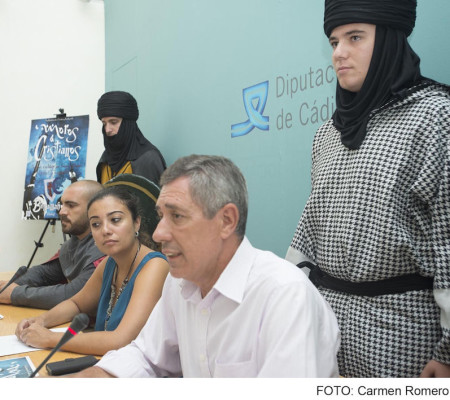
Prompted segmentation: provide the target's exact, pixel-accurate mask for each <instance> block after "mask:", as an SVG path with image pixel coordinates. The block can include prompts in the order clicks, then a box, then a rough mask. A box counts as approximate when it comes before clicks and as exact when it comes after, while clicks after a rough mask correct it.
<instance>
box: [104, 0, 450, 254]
mask: <svg viewBox="0 0 450 400" xmlns="http://www.w3.org/2000/svg"><path fill="white" fill-rule="evenodd" d="M322 21H323V2H322V1H317V0H314V1H312V0H265V1H264V2H261V1H257V0H127V1H121V0H105V26H106V28H105V29H106V82H105V85H106V89H107V90H127V91H130V92H131V93H133V95H134V96H135V97H136V99H137V101H138V104H139V109H140V118H139V120H138V123H139V126H140V128H141V130H142V131H143V133H144V135H145V136H146V137H147V138H149V140H151V141H152V142H153V143H154V144H155V145H156V146H158V147H159V149H160V150H161V151H162V153H163V154H164V156H165V158H166V160H167V162H168V163H172V162H173V161H175V160H176V159H177V158H178V157H180V156H184V155H188V154H192V153H197V154H220V155H224V156H226V157H229V158H231V159H232V160H233V161H234V162H235V163H236V164H237V165H238V166H239V167H240V168H241V170H242V171H243V173H244V175H245V177H246V179H247V184H248V188H249V197H250V206H249V220H248V226H247V235H248V237H249V238H250V240H251V242H252V243H253V244H254V245H255V246H257V247H260V248H264V249H268V250H271V251H274V252H275V253H277V254H278V255H280V256H284V255H285V252H286V249H287V247H288V245H289V243H290V240H291V238H292V236H293V233H294V231H295V228H296V225H297V222H298V219H299V216H300V214H301V211H302V209H303V207H304V205H305V203H306V200H307V197H308V194H309V190H310V165H311V163H310V156H311V144H312V139H313V136H314V132H315V130H316V129H317V127H318V126H319V124H320V123H322V122H323V121H324V120H326V119H327V118H329V117H330V116H331V114H332V111H333V109H334V108H333V107H334V91H335V85H336V78H335V75H334V73H333V71H332V70H331V67H330V65H331V64H330V54H331V52H330V47H329V45H328V42H327V39H326V37H325V35H324V33H323V29H322ZM449 21H450V2H449V1H448V0H419V6H418V18H417V23H416V29H415V31H414V32H413V35H412V36H411V44H412V46H413V48H414V49H415V50H416V52H417V53H418V54H419V55H420V57H421V58H422V72H423V74H424V75H425V76H428V77H431V78H434V79H436V80H440V81H442V82H445V83H448V84H450V69H449V68H448V65H450V51H449V49H450V46H449V42H448V38H447V36H448V35H447V34H448V22H449ZM265 81H268V83H269V90H268V97H267V103H266V106H265V109H264V112H263V115H265V116H267V117H269V130H260V129H254V130H252V131H251V132H250V133H248V134H247V135H245V136H240V137H235V138H232V137H231V125H233V124H237V123H241V122H244V121H246V120H247V119H248V117H247V114H246V111H245V108H244V103H243V93H242V91H243V89H244V88H247V87H250V86H253V85H255V84H258V83H260V82H265ZM296 88H299V89H297V91H295V90H293V89H296ZM253 105H254V107H255V108H256V107H258V106H257V101H254V102H253Z"/></svg>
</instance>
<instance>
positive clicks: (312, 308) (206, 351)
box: [76, 155, 340, 378]
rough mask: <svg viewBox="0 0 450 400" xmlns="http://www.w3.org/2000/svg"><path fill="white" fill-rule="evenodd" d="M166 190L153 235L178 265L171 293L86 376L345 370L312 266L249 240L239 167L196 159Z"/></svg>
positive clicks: (166, 182) (180, 164) (173, 169)
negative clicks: (307, 270) (308, 270)
mask: <svg viewBox="0 0 450 400" xmlns="http://www.w3.org/2000/svg"><path fill="white" fill-rule="evenodd" d="M161 186H162V189H161V193H160V196H159V198H158V201H157V205H156V208H157V211H158V214H159V217H160V222H159V224H158V226H157V228H156V230H155V232H154V234H153V238H154V240H155V241H156V242H159V243H161V245H162V252H163V253H164V254H165V255H166V257H167V259H168V261H169V264H170V275H169V276H168V278H167V280H166V282H165V285H164V289H163V294H162V297H161V299H160V301H159V303H158V304H157V306H156V307H155V309H154V310H153V312H152V314H151V315H150V318H149V320H148V322H147V324H146V325H145V326H144V328H143V329H142V331H141V333H140V334H139V336H138V337H137V339H136V340H135V341H133V342H132V343H131V344H130V345H128V346H126V347H123V348H122V349H119V350H117V351H111V352H109V353H107V354H106V355H105V356H104V357H103V358H102V359H101V360H100V361H99V362H98V364H97V365H96V366H94V367H92V368H89V369H87V370H85V371H83V372H81V373H79V374H77V375H76V376H78V377H87V376H98V377H107V376H116V377H181V376H183V377H197V378H198V377H332V376H337V362H336V353H337V351H338V347H339V341H340V335H339V330H338V325H337V321H336V318H335V315H334V314H333V312H332V310H331V308H330V307H329V305H328V303H326V302H325V300H324V299H323V298H322V297H321V295H320V294H319V292H318V291H317V290H316V288H315V287H314V285H313V284H312V283H310V281H309V280H308V278H307V277H306V275H305V274H304V273H303V272H302V271H300V270H299V269H298V268H297V267H295V266H294V265H292V264H291V263H289V262H288V261H285V260H283V259H281V258H279V257H277V256H276V255H274V254H273V253H270V252H266V251H261V250H258V249H255V248H254V247H252V245H251V244H250V242H249V240H248V239H247V238H246V237H245V227H246V220H247V204H248V200H247V188H246V183H245V179H244V177H243V176H242V174H241V172H240V171H239V169H238V168H237V167H236V166H235V165H234V164H233V163H232V162H231V161H230V160H228V159H226V158H223V157H218V156H198V155H192V156H188V157H184V158H181V159H179V160H178V161H176V162H175V163H174V164H172V165H171V166H170V167H169V168H168V169H167V170H166V171H165V172H164V174H163V176H162V177H161Z"/></svg>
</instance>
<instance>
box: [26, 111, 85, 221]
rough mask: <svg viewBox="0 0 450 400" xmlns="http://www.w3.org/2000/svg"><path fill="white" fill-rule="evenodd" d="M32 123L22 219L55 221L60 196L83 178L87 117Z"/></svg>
mask: <svg viewBox="0 0 450 400" xmlns="http://www.w3.org/2000/svg"><path fill="white" fill-rule="evenodd" d="M63 115H64V117H63V118H59V117H58V118H48V119H35V120H32V121H31V130H30V142H29V147H28V158H27V170H26V175H25V193H24V198H23V213H22V219H26V220H29V219H32V220H37V219H58V211H59V208H60V204H59V202H60V197H61V195H62V193H63V191H64V189H65V188H66V187H67V186H69V185H70V184H71V183H72V182H75V181H77V180H79V179H84V177H85V171H86V154H87V141H88V140H87V139H88V130H89V115H81V116H75V117H66V116H65V114H63Z"/></svg>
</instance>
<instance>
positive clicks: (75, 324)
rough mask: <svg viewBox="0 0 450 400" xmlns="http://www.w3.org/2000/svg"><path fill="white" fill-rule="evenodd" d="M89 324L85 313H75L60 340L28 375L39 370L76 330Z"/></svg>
mask: <svg viewBox="0 0 450 400" xmlns="http://www.w3.org/2000/svg"><path fill="white" fill-rule="evenodd" d="M88 325H89V317H88V316H87V314H84V313H83V314H77V315H75V317H74V318H73V320H72V323H71V324H70V326H69V327H68V328H67V331H66V332H65V333H64V335H63V337H62V338H61V340H60V341H59V342H58V344H57V345H56V346H55V347H54V349H53V350H52V351H51V352H50V354H49V355H48V356H47V357H46V358H45V360H44V361H42V362H41V364H40V365H39V367H37V368H36V369H35V370H34V371H33V373H32V374H31V375H30V378H34V377H35V375H36V374H37V373H38V372H39V371H40V369H41V368H42V367H43V366H44V364H45V363H46V362H47V361H48V360H49V359H50V357H52V356H53V354H55V353H56V352H57V351H58V350H59V349H60V347H61V346H62V345H64V344H66V342H68V341H69V340H70V339H72V338H73V337H74V336H75V335H76V334H77V333H78V332H80V331H82V330H83V329H85V328H86V327H87V326H88Z"/></svg>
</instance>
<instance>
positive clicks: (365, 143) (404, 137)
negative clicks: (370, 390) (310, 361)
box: [286, 0, 450, 377]
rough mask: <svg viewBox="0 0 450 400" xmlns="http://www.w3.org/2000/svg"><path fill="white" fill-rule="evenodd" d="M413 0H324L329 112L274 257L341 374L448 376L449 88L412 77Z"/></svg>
mask: <svg viewBox="0 0 450 400" xmlns="http://www.w3.org/2000/svg"><path fill="white" fill-rule="evenodd" d="M415 19H416V1H415V0H396V1H391V0H377V1H374V0H326V1H325V18H324V30H325V33H326V35H327V36H328V38H329V42H330V45H331V47H332V61H333V65H334V68H335V71H336V74H337V79H338V83H337V89H336V102H337V104H336V106H337V107H336V111H335V113H334V114H333V116H332V119H330V120H329V121H327V122H325V123H324V124H323V125H322V126H321V127H320V128H319V129H318V131H317V133H316V136H315V138H314V143H313V150H312V171H311V179H312V190H311V194H310V197H309V199H308V202H307V204H306V206H305V209H304V210H303V213H302V216H301V218H300V221H299V224H298V226H297V230H296V232H295V235H294V238H293V240H292V242H291V245H290V247H289V249H288V252H287V255H286V258H287V259H288V260H290V261H291V262H293V263H294V264H296V265H298V266H299V267H302V268H303V267H304V270H305V272H307V273H309V276H310V279H311V280H312V281H313V282H314V283H315V284H316V286H318V288H319V289H320V291H321V293H322V294H323V296H324V297H325V298H326V299H327V300H328V302H329V303H330V305H331V306H332V308H333V310H334V312H335V313H336V316H337V318H338V322H339V325H340V329H341V333H342V342H341V348H340V351H339V354H338V362H339V372H340V374H341V375H343V376H351V377H415V376H423V377H431V376H450V186H449V178H450V176H449V174H450V171H449V168H450V154H449V150H450V88H449V87H448V86H446V85H443V84H440V83H437V82H435V81H433V80H431V79H427V78H425V77H423V76H422V75H421V72H420V59H419V57H418V56H417V55H416V53H415V52H414V51H413V50H412V49H411V47H410V45H409V43H408V41H407V37H408V36H409V35H410V33H411V32H412V30H413V28H414V25H415Z"/></svg>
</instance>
